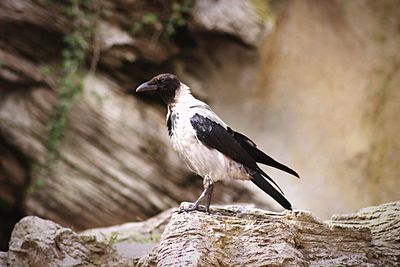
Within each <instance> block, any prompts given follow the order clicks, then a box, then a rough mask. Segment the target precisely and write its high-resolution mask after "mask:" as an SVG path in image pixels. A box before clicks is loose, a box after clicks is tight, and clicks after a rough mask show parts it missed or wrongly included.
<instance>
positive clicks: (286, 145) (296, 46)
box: [0, 0, 400, 229]
mask: <svg viewBox="0 0 400 267" xmlns="http://www.w3.org/2000/svg"><path fill="white" fill-rule="evenodd" d="M83 2H85V3H90V1H83ZM83 2H82V3H83ZM77 3H78V6H76V4H77ZM79 3H81V2H80V1H77V2H76V3H75V5H74V4H71V2H68V1H66V2H63V1H41V0H37V1H33V0H16V1H11V0H4V1H1V2H0V27H1V29H2V30H1V31H0V151H1V153H0V197H1V199H2V201H1V203H3V202H4V203H5V204H6V206H8V208H4V207H3V206H5V205H0V207H1V210H2V213H4V214H5V213H6V212H9V210H15V209H18V210H19V214H18V216H20V215H21V214H32V215H39V216H42V217H44V218H50V219H52V220H54V221H56V222H57V223H61V224H64V225H73V226H74V227H75V228H76V229H86V228H89V227H100V226H105V225H112V224H119V223H122V222H124V221H130V220H139V219H141V218H147V217H149V216H152V215H154V214H156V213H158V212H160V211H162V210H165V209H167V208H169V207H172V206H176V205H177V203H179V202H181V201H182V200H193V199H195V198H196V196H197V195H198V194H199V193H200V191H201V180H199V179H197V178H194V177H193V176H192V175H191V174H190V173H188V171H187V169H186V168H185V166H183V165H182V164H181V161H180V160H179V159H177V157H176V155H175V153H173V152H172V150H171V147H170V146H169V143H168V140H167V132H166V129H165V121H164V120H165V119H164V113H165V110H164V107H163V106H161V105H160V104H159V102H157V101H156V100H155V99H153V98H152V97H144V98H136V97H134V96H131V95H130V94H129V93H128V92H127V89H130V88H134V87H136V85H137V84H139V83H140V82H142V81H143V80H146V79H148V78H149V77H151V76H153V75H155V74H158V73H160V72H174V73H176V74H178V75H179V76H180V78H181V79H182V80H183V81H185V82H186V83H187V84H189V85H190V86H191V87H192V88H193V92H194V94H196V96H198V97H200V98H202V99H204V100H206V101H207V102H209V103H210V105H211V106H212V107H213V108H215V110H216V111H217V112H218V113H219V114H220V115H221V117H223V118H224V120H225V121H226V122H227V123H228V124H229V125H230V126H231V127H233V128H235V129H237V130H238V131H240V132H243V133H245V134H246V135H249V136H250V137H251V138H252V139H253V140H254V141H256V143H257V144H258V146H259V147H260V148H262V149H263V150H265V151H266V152H267V153H268V154H270V155H271V156H273V157H274V158H276V159H277V160H279V161H282V162H283V163H285V164H288V165H290V166H292V167H293V168H294V169H296V170H297V171H299V173H300V175H301V176H302V178H303V179H302V180H301V181H297V180H291V179H290V178H288V177H286V176H284V174H282V173H280V172H277V171H275V170H270V169H268V172H269V173H271V176H272V177H275V178H276V180H277V182H278V183H279V184H280V185H281V187H282V188H283V189H284V191H285V192H286V195H287V197H288V199H290V200H291V202H293V204H294V206H295V207H301V208H306V209H309V210H311V211H313V212H315V213H316V214H317V215H319V216H322V217H324V218H327V217H329V216H330V215H331V214H332V213H334V212H345V211H346V212H350V211H354V210H356V209H358V208H360V207H362V206H368V205H371V204H377V203H382V202H386V201H393V200H397V199H398V198H399V193H398V190H397V188H399V186H400V184H399V183H400V180H399V179H397V178H398V176H399V169H398V168H397V166H398V165H399V164H400V162H399V160H400V156H399V154H400V149H399V147H400V144H399V139H398V138H397V136H398V135H399V133H400V128H399V127H400V126H399V124H398V123H396V122H397V120H396V116H397V114H398V113H399V111H400V102H399V101H398V99H399V90H397V88H398V87H399V85H400V79H399V77H400V76H399V73H400V72H399V66H400V64H399V62H400V58H399V56H400V53H399V46H398V44H399V43H400V40H399V39H400V38H399V36H400V34H399V30H398V29H399V27H398V25H399V24H400V21H399V20H400V7H399V4H398V2H397V1H394V0H393V1H390V0H385V1H379V2H376V1H351V2H347V1H345V2H343V1H330V2H329V3H320V2H315V1H279V3H278V2H277V1H270V2H269V5H266V3H265V2H264V1H239V0H238V1H228V0H226V1H225V0H220V1H211V0H210V1H180V2H179V4H178V5H176V4H175V5H174V4H173V1H124V0H121V1H106V0H103V1H96V3H97V4H96V5H91V6H79ZM82 3H81V4H82ZM79 29H81V30H79ZM82 29H85V31H82ZM86 31H88V32H86ZM87 34H89V35H90V37H89V38H87V37H86V35H87ZM81 53H83V54H84V56H82V55H81ZM71 57H72V59H74V60H75V61H74V60H71ZM75 63H80V64H79V67H80V68H77V69H78V71H76V72H71V69H74V68H73V67H76V66H75V65H74V64H75ZM76 73H78V76H74V75H76ZM77 79H78V80H80V79H82V80H83V85H84V89H83V90H82V93H80V94H77V99H78V100H75V99H74V97H72V98H67V99H68V101H66V100H65V98H62V96H63V95H65V94H63V93H62V92H61V91H60V88H65V87H67V88H72V89H74V88H75V85H76V80H77ZM63 99H64V100H63ZM60 103H61V104H63V105H64V106H63V105H61V107H63V108H65V109H68V110H69V108H70V107H71V108H70V110H69V112H68V117H69V124H68V126H67V127H66V128H65V130H64V131H60V132H55V136H56V137H57V136H60V135H61V136H63V137H64V138H63V139H62V140H61V141H60V140H58V139H57V138H55V139H56V140H55V141H54V140H53V139H52V138H51V137H49V131H48V130H49V126H48V125H49V121H51V120H52V118H53V117H54V114H55V109H56V108H57V107H60ZM70 104H71V105H70ZM72 104H75V105H72ZM62 118H63V117H62ZM61 121H62V120H61ZM58 122H60V121H58ZM60 124H61V126H62V123H60ZM53 126H54V124H53ZM56 126H57V127H58V126H60V125H58V124H57V125H56ZM53 137H54V136H53ZM49 140H50V141H52V140H53V141H52V143H51V142H50V145H51V146H53V145H55V144H56V145H57V146H58V150H59V153H60V154H59V159H58V161H56V163H55V164H54V166H53V167H52V168H53V172H52V174H51V175H47V177H46V178H45V179H41V175H38V171H37V169H38V168H37V166H40V165H45V164H46V161H47V159H48V158H49V153H48V152H47V148H48V147H49ZM57 140H58V141H60V142H59V143H57V142H58V141H57ZM56 141H57V142H56ZM50 156H52V155H50ZM50 158H51V157H50ZM216 192H218V194H216V199H215V201H216V202H220V203H232V202H240V201H251V202H255V203H257V204H258V205H259V206H269V205H273V204H271V203H270V202H269V198H267V197H266V196H265V195H264V194H262V193H261V191H256V192H257V193H259V194H252V191H251V190H249V189H248V188H247V187H246V186H245V185H244V184H243V183H242V184H240V185H237V184H234V183H233V184H229V185H219V188H217V189H216ZM316 200H317V201H316ZM1 203H0V204H1ZM2 223H3V222H2ZM10 224H12V222H11V223H10Z"/></svg>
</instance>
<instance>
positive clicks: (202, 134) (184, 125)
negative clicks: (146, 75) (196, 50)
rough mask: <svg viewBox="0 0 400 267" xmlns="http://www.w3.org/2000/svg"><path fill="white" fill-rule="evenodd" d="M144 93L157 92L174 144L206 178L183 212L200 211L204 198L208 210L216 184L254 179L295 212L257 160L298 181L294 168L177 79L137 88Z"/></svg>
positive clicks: (160, 79)
mask: <svg viewBox="0 0 400 267" xmlns="http://www.w3.org/2000/svg"><path fill="white" fill-rule="evenodd" d="M146 91H155V92H156V93H157V94H159V95H160V96H161V98H162V100H163V101H164V103H165V104H166V105H167V108H168V113H167V126H168V133H169V137H170V139H171V143H172V146H173V148H174V149H175V150H176V151H177V152H178V154H179V155H180V157H181V158H182V159H183V160H184V161H185V162H186V164H187V165H188V167H189V168H190V169H191V170H192V171H193V172H195V173H196V174H198V175H200V176H201V177H203V185H204V191H203V192H202V194H201V195H200V197H199V198H198V199H197V201H196V202H195V203H194V205H193V206H192V207H191V208H189V209H187V210H185V211H191V210H200V209H199V204H200V202H201V201H202V200H203V199H206V211H207V212H210V202H211V195H212V192H213V186H214V183H215V182H217V181H221V180H227V179H236V180H250V181H252V182H253V183H254V184H256V185H257V186H258V187H259V188H260V189H262V190H263V191H264V192H265V193H267V194H268V195H270V196H271V197H272V198H273V199H275V200H276V201H277V202H278V203H279V204H280V205H281V206H282V207H284V208H285V209H288V210H291V209H292V205H291V204H290V203H289V201H288V200H287V199H286V198H285V197H284V194H283V192H282V190H281V189H280V188H279V186H278V185H277V184H276V183H275V182H274V181H273V180H272V179H271V178H270V177H269V176H268V175H267V174H266V173H265V172H264V171H263V170H262V169H261V168H260V167H259V166H258V165H257V162H258V163H262V164H265V165H268V166H272V167H275V168H277V169H280V170H282V171H285V172H287V173H290V174H292V175H294V176H296V177H299V175H298V174H297V173H296V172H295V171H294V170H292V169H290V168H289V167H287V166H285V165H283V164H281V163H279V162H277V161H276V160H274V159H273V158H271V157H269V156H268V155H266V154H265V153H264V152H262V151H261V150H259V149H258V148H257V145H256V144H255V143H254V142H253V141H251V140H250V139H249V138H247V137H246V136H244V135H243V134H241V133H238V132H236V131H234V130H232V129H231V128H230V127H228V126H227V125H226V124H225V123H224V122H223V121H222V120H221V119H220V118H219V117H218V116H217V115H216V114H215V113H214V112H213V111H212V110H211V109H210V107H209V106H208V105H207V104H206V103H204V102H202V101H200V100H198V99H196V98H195V97H194V96H193V95H192V94H191V92H190V88H189V87H188V86H187V85H185V84H183V83H182V82H180V81H179V79H178V77H177V76H175V75H173V74H169V73H165V74H160V75H158V76H155V77H154V78H152V79H151V80H150V81H148V82H145V83H143V84H141V85H140V86H139V87H138V88H136V92H137V93H139V92H146Z"/></svg>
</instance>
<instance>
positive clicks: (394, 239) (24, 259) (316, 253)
mask: <svg viewBox="0 0 400 267" xmlns="http://www.w3.org/2000/svg"><path fill="white" fill-rule="evenodd" d="M186 205H189V204H188V203H184V204H183V206H186ZM399 215H400V203H399V202H393V203H387V204H384V205H381V206H375V207H368V208H365V209H362V210H360V211H359V212H357V213H355V214H350V215H335V216H333V217H332V218H331V220H329V221H325V222H322V221H321V220H320V219H318V218H317V217H315V216H314V215H313V214H312V213H310V212H306V211H294V212H285V213H272V212H268V211H265V210H260V209H255V208H251V207H244V206H226V207H213V209H212V214H211V215H209V214H206V213H201V212H191V213H177V212H176V211H174V210H169V211H166V212H164V213H163V214H160V215H159V216H157V217H154V218H152V219H149V220H148V221H146V222H142V223H128V224H124V225H121V226H115V227H111V228H103V229H92V230H88V231H85V232H84V233H80V234H77V233H75V232H73V231H72V230H71V229H68V228H63V227H61V226H60V225H57V224H55V223H53V222H51V221H48V220H43V219H40V218H38V217H26V218H24V219H22V220H21V221H20V222H19V223H17V225H16V226H15V228H14V231H13V233H12V237H11V241H10V250H9V251H8V253H6V254H2V257H0V266H3V265H5V264H8V265H7V266H82V265H84V266H105V265H106V266H261V265H262V266H323V265H324V266H325V265H326V266H370V265H374V266H397V265H398V263H399V261H400V246H399V241H400V239H399V238H400V216H399ZM2 264H3V265H2Z"/></svg>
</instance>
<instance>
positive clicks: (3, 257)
mask: <svg viewBox="0 0 400 267" xmlns="http://www.w3.org/2000/svg"><path fill="white" fill-rule="evenodd" d="M7 259H8V253H7V252H0V267H6V266H7Z"/></svg>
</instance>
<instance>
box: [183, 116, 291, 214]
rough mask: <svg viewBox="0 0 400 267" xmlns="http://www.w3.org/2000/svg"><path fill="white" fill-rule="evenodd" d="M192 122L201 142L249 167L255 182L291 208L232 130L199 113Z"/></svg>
mask: <svg viewBox="0 0 400 267" xmlns="http://www.w3.org/2000/svg"><path fill="white" fill-rule="evenodd" d="M190 122H191V125H192V127H193V128H194V129H195V131H196V135H197V138H198V140H200V142H202V143H203V144H204V145H205V146H207V147H209V148H212V149H216V150H218V151H219V152H221V153H222V154H224V155H225V156H227V157H229V158H230V159H232V160H234V161H236V162H238V163H241V164H242V165H243V166H245V167H246V168H247V169H249V173H250V175H251V176H252V178H253V179H252V182H253V183H254V184H256V185H257V186H258V187H259V188H261V189H262V190H263V191H264V192H266V193H267V194H269V195H270V196H271V197H273V198H274V199H275V200H276V201H278V202H279V203H280V204H281V205H282V206H283V207H284V208H286V209H290V207H291V205H290V203H289V202H288V201H287V200H286V198H285V197H284V196H283V192H282V190H281V189H280V188H279V186H278V185H277V184H276V183H275V182H274V181H273V180H272V179H271V178H270V177H269V176H268V175H267V174H266V173H265V172H264V171H263V170H261V169H260V168H259V167H258V166H257V163H256V161H255V159H254V158H253V157H252V156H251V155H250V154H249V152H248V151H247V150H246V149H245V147H243V145H242V144H241V143H240V142H238V140H236V139H235V138H234V136H233V135H232V134H231V132H230V131H228V130H227V129H225V128H224V127H223V126H222V125H220V124H218V123H216V122H215V121H213V120H211V119H209V118H207V117H204V116H202V115H199V114H195V115H194V116H193V117H192V118H191V120H190ZM264 177H265V178H266V179H268V181H270V182H271V183H273V184H274V185H275V186H276V187H277V188H278V189H279V190H280V191H281V192H279V191H278V190H276V189H275V188H274V187H273V186H272V185H271V184H270V183H269V182H268V181H266V180H265V179H264Z"/></svg>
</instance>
